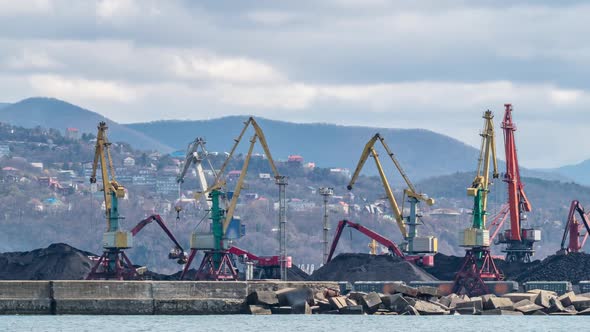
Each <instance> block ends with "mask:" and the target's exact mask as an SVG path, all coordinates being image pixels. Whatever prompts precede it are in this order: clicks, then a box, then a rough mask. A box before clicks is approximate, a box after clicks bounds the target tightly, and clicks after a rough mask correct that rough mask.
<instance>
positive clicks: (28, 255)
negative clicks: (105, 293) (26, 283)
mask: <svg viewBox="0 0 590 332" xmlns="http://www.w3.org/2000/svg"><path fill="white" fill-rule="evenodd" d="M89 255H92V254H91V253H88V252H85V251H81V250H78V249H76V248H74V247H71V246H69V245H67V244H65V243H56V244H52V245H50V246H49V247H47V248H42V249H35V250H32V251H24V252H7V253H0V279H1V280H80V279H84V278H85V277H86V275H88V272H90V269H91V268H92V266H91V264H92V263H91V261H90V259H89V258H88V256H89Z"/></svg>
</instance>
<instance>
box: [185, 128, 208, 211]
mask: <svg viewBox="0 0 590 332" xmlns="http://www.w3.org/2000/svg"><path fill="white" fill-rule="evenodd" d="M205 143H206V142H205V140H204V139H203V138H201V137H198V138H196V139H195V140H194V141H193V142H192V143H190V144H189V145H188V148H187V151H186V157H185V159H184V165H183V167H182V170H181V171H180V174H179V175H178V177H177V178H176V182H178V183H183V182H184V177H185V176H186V173H187V172H188V170H189V168H190V167H191V165H192V164H193V163H194V164H195V169H196V171H197V177H198V178H199V184H200V185H201V191H200V192H198V193H196V194H195V198H196V199H199V198H200V197H202V196H203V194H204V193H207V192H209V186H208V184H207V179H206V177H205V172H204V171H203V159H204V158H205V157H206V156H207V149H205ZM199 148H200V149H199ZM199 150H200V151H201V152H199ZM213 172H215V170H213ZM205 203H206V204H207V207H208V208H209V209H210V208H211V201H209V200H207V199H205Z"/></svg>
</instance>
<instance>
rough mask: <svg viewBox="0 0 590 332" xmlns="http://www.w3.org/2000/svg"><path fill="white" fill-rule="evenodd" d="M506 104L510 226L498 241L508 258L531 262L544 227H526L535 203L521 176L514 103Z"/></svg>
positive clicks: (503, 127) (504, 123)
mask: <svg viewBox="0 0 590 332" xmlns="http://www.w3.org/2000/svg"><path fill="white" fill-rule="evenodd" d="M504 107H505V110H504V120H503V121H502V129H503V130H504V146H505V151H506V173H505V175H504V182H506V184H507V186H508V208H509V211H510V228H509V229H507V230H506V231H505V232H504V233H500V234H499V236H498V242H499V243H501V244H505V245H506V247H505V249H504V250H503V252H505V253H506V261H508V262H519V263H528V262H530V261H531V257H532V256H533V255H534V254H535V250H534V244H535V242H537V241H540V240H541V230H539V229H534V228H528V229H525V228H523V222H524V221H526V220H527V215H526V213H527V212H530V211H531V210H532V206H531V203H530V202H529V200H528V198H527V196H526V194H525V192H524V184H523V182H522V180H521V178H520V168H519V165H518V156H517V153H516V141H515V138H514V132H515V131H516V125H515V124H514V123H513V122H512V105H511V104H505V105H504Z"/></svg>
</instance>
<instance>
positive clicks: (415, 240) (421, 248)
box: [347, 133, 438, 261]
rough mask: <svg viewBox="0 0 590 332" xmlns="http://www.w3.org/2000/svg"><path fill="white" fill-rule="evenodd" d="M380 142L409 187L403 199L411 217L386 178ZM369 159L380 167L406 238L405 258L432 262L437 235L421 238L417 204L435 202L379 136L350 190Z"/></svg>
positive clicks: (361, 162)
mask: <svg viewBox="0 0 590 332" xmlns="http://www.w3.org/2000/svg"><path fill="white" fill-rule="evenodd" d="M377 141H379V142H381V145H382V146H383V148H384V149H385V151H386V153H387V155H388V156H389V157H390V159H391V161H393V164H394V165H395V167H396V169H397V171H398V172H399V174H400V175H401V176H402V178H403V179H404V181H405V183H406V185H407V188H406V189H405V190H404V198H405V197H407V199H408V201H409V203H410V214H409V215H408V216H407V217H406V216H404V215H403V211H402V210H401V209H400V207H399V206H398V204H397V201H396V199H395V196H394V195H393V191H392V189H391V185H390V184H389V181H388V180H387V176H386V175H385V171H384V170H383V166H382V165H381V161H380V159H379V154H378V153H377V151H376V149H375V144H376V143H377ZM369 156H371V157H373V159H374V160H375V165H376V166H377V171H378V172H379V177H380V178H381V183H382V185H383V188H384V189H385V194H386V195H387V199H388V200H389V204H390V205H391V209H392V211H393V214H394V217H395V221H396V223H397V226H398V228H399V230H400V232H401V234H402V236H403V238H404V243H403V244H402V245H401V248H402V252H403V253H404V254H405V255H406V256H414V257H416V258H417V260H418V261H420V260H421V259H422V258H423V257H424V256H431V257H428V258H427V259H428V260H432V258H433V256H432V255H433V254H435V253H436V252H437V246H438V240H437V238H436V237H434V236H418V229H417V226H419V225H422V221H421V220H420V217H421V215H420V214H419V212H418V204H419V203H420V202H426V204H428V205H433V204H434V199H433V198H429V197H428V196H427V195H426V194H423V193H420V192H418V191H417V190H416V188H415V187H414V185H413V184H412V182H411V181H410V179H409V178H408V176H407V175H406V173H405V172H404V170H403V168H402V167H401V164H400V163H399V161H398V160H397V158H396V157H395V155H394V154H393V152H392V151H391V149H390V148H389V146H388V145H387V143H386V142H385V139H384V138H383V137H382V136H381V135H380V134H379V133H377V134H375V135H374V136H373V137H372V138H371V139H370V140H369V141H368V142H367V144H366V145H365V148H364V149H363V152H362V154H361V157H360V159H359V162H358V164H357V166H356V169H355V171H354V173H353V175H352V178H351V179H350V182H349V184H348V186H347V188H348V190H352V188H353V186H354V184H355V183H356V181H357V179H358V177H359V175H360V172H361V170H362V168H363V166H364V165H365V162H366V161H367V159H368V158H369Z"/></svg>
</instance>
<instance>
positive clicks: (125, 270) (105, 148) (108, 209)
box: [87, 122, 138, 280]
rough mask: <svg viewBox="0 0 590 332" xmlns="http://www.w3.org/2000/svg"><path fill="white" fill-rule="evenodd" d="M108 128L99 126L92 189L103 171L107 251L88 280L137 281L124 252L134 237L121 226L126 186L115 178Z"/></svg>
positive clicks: (105, 247)
mask: <svg viewBox="0 0 590 332" xmlns="http://www.w3.org/2000/svg"><path fill="white" fill-rule="evenodd" d="M107 129H108V127H107V124H106V122H100V123H99V124H98V134H97V135H96V147H95V152H94V162H93V164H92V175H91V176H90V184H91V187H93V188H95V187H96V186H97V178H96V176H97V170H98V169H99V168H100V171H101V178H102V191H103V193H104V204H105V217H106V225H107V229H106V232H105V233H104V234H103V241H102V242H103V243H102V245H103V248H104V252H103V254H102V256H100V258H99V259H98V261H97V262H96V264H95V265H94V267H93V268H92V270H91V272H90V274H88V277H87V279H118V280H123V279H134V278H136V277H137V276H138V273H137V270H136V269H135V268H134V267H133V264H132V263H131V260H130V259H129V258H128V257H127V255H126V254H125V252H124V249H129V248H131V247H132V246H133V237H132V235H131V233H130V232H126V231H123V230H121V227H120V224H119V220H121V219H123V217H121V216H120V215H119V199H121V198H124V197H125V187H123V185H121V184H120V183H119V182H117V179H116V177H115V168H114V167H113V160H112V158H111V152H110V146H111V143H110V142H109V141H108V139H107Z"/></svg>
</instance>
